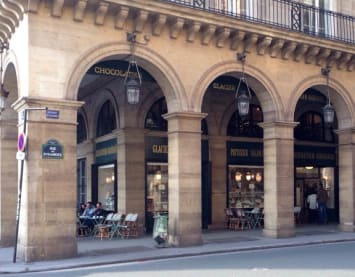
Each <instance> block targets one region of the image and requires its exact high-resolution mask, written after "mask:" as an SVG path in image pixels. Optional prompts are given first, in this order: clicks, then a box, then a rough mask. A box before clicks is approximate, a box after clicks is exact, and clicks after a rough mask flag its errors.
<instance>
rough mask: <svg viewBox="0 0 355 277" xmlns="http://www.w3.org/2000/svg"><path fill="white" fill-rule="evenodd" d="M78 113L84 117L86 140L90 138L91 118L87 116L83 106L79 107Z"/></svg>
mask: <svg viewBox="0 0 355 277" xmlns="http://www.w3.org/2000/svg"><path fill="white" fill-rule="evenodd" d="M78 115H81V116H82V118H83V119H84V125H85V132H86V140H88V139H89V134H90V133H89V132H90V126H89V119H88V116H87V112H86V111H85V110H84V108H83V107H81V108H79V110H78ZM78 126H79V122H78ZM78 126H77V131H78Z"/></svg>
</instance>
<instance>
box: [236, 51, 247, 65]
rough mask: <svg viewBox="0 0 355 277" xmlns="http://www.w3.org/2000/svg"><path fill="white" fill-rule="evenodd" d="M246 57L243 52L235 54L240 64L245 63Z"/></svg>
mask: <svg viewBox="0 0 355 277" xmlns="http://www.w3.org/2000/svg"><path fill="white" fill-rule="evenodd" d="M246 57H247V55H246V53H245V52H242V53H237V60H238V61H240V62H241V63H243V64H244V63H245V59H246Z"/></svg>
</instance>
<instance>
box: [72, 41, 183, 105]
mask: <svg viewBox="0 0 355 277" xmlns="http://www.w3.org/2000/svg"><path fill="white" fill-rule="evenodd" d="M129 54H130V48H129V45H128V44H127V43H112V42H111V43H104V44H100V45H96V46H95V47H93V48H91V49H89V50H88V51H86V52H85V53H84V54H83V55H81V56H80V57H79V58H78V60H77V62H75V65H74V66H73V68H72V70H71V71H70V72H68V78H67V81H66V84H65V88H66V99H68V100H75V99H77V97H78V95H77V94H78V90H79V86H80V82H81V80H82V78H83V76H84V75H85V73H86V72H87V70H88V69H89V68H90V67H91V66H92V65H93V64H95V63H96V62H98V61H101V60H103V59H105V58H107V57H114V56H116V57H122V58H123V57H126V56H127V55H129ZM135 57H136V59H137V63H138V64H139V66H141V67H142V68H144V69H145V70H147V71H148V72H149V73H150V74H151V75H152V76H153V77H154V79H155V80H156V81H157V83H158V84H159V86H160V88H161V89H162V91H163V94H164V96H165V97H166V99H167V104H168V108H169V111H171V112H173V111H181V110H188V109H189V107H188V103H187V101H186V99H187V97H186V92H185V88H184V86H183V84H182V82H181V80H180V79H179V77H178V74H177V72H176V71H175V70H174V69H173V67H172V66H171V65H170V64H169V62H168V61H167V60H166V59H164V58H163V57H162V56H161V55H159V54H158V53H157V52H155V51H154V50H152V49H150V48H149V47H148V46H145V45H137V47H136V49H135Z"/></svg>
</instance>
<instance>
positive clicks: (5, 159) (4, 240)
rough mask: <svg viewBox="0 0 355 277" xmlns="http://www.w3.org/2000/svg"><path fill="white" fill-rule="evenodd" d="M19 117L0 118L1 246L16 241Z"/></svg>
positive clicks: (9, 244) (12, 243) (10, 244)
mask: <svg viewBox="0 0 355 277" xmlns="http://www.w3.org/2000/svg"><path fill="white" fill-rule="evenodd" d="M16 151H17V118H16V120H13V119H3V117H1V120H0V246H12V245H14V243H15V230H16V201H17V184H18V180H17V160H16Z"/></svg>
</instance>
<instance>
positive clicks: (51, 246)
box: [14, 98, 82, 262]
mask: <svg viewBox="0 0 355 277" xmlns="http://www.w3.org/2000/svg"><path fill="white" fill-rule="evenodd" d="M80 105H82V103H81V102H77V101H65V100H49V99H47V98H21V99H19V100H18V101H17V102H16V103H14V109H15V110H16V111H18V112H19V113H21V112H22V111H24V109H30V108H33V107H36V108H37V107H48V109H50V110H57V111H58V112H59V113H58V116H59V118H54V119H50V118H46V112H45V111H44V110H28V117H27V118H28V120H27V138H28V141H27V159H26V160H25V161H24V171H23V187H22V205H21V212H20V225H19V226H20V227H19V235H18V245H17V256H18V257H19V258H20V259H22V260H24V261H25V262H33V261H39V260H51V259H61V258H68V257H73V256H76V255H77V243H76V147H77V145H76V127H77V122H76V118H77V109H78V107H79V106H80ZM22 130H23V122H22V123H20V124H19V131H20V132H22ZM49 140H56V141H58V143H59V144H61V145H62V147H63V151H62V153H63V157H62V158H59V159H44V158H43V156H42V154H43V152H42V146H43V145H44V144H46V143H47V142H48V141H49Z"/></svg>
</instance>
